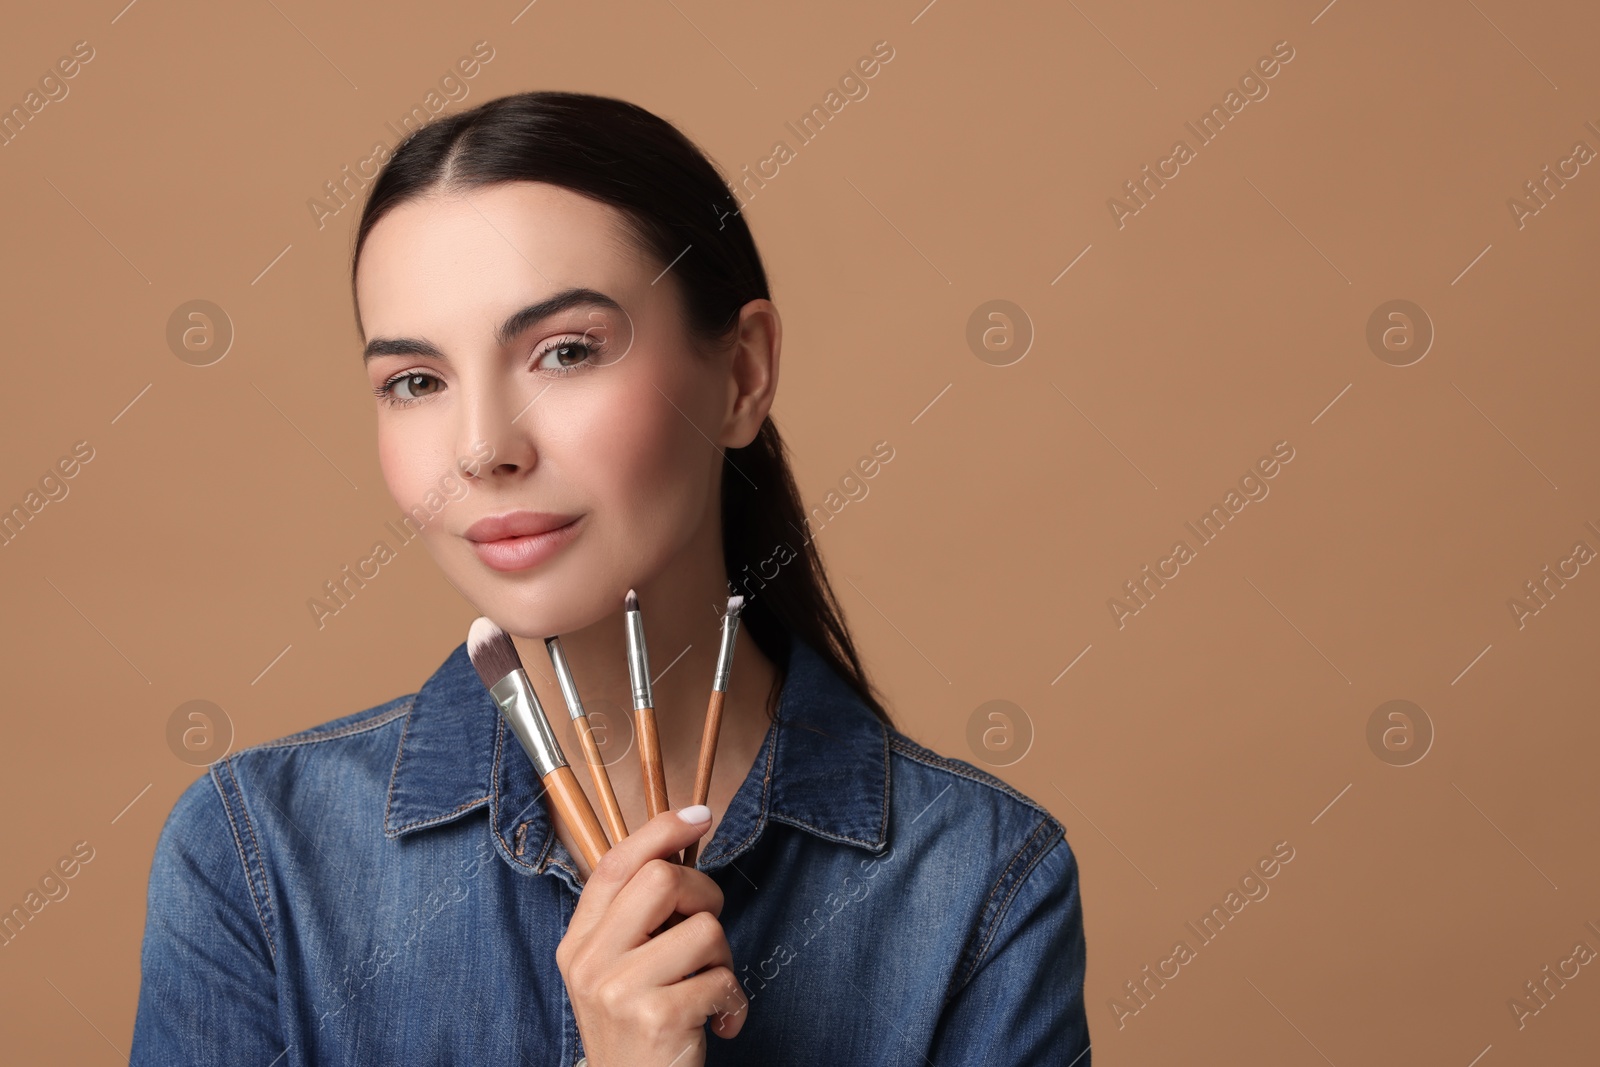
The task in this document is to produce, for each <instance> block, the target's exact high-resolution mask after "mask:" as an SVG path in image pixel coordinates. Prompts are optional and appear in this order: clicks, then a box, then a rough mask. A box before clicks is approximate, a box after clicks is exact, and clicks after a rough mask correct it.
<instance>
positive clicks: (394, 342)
mask: <svg viewBox="0 0 1600 1067" xmlns="http://www.w3.org/2000/svg"><path fill="white" fill-rule="evenodd" d="M574 307H600V308H608V309H610V310H612V311H621V310H622V305H621V304H619V303H617V301H615V300H614V299H612V298H611V297H609V296H607V295H606V294H604V293H602V292H600V291H599V290H596V289H587V288H583V287H581V286H579V287H573V288H568V289H563V290H561V291H560V292H559V293H556V294H554V295H553V296H549V297H546V298H545V299H543V300H540V301H539V302H538V303H535V304H529V305H528V306H527V307H525V308H523V309H522V310H520V311H517V312H514V313H512V314H511V315H510V316H509V317H508V318H507V319H506V321H504V322H502V323H501V324H500V326H499V327H498V328H497V329H496V330H495V332H494V337H495V341H496V342H498V343H499V344H500V345H501V346H502V347H504V346H505V345H509V344H510V343H511V342H512V341H513V340H515V339H516V337H517V335H518V334H520V333H522V331H523V330H526V329H528V328H529V327H530V326H533V325H534V324H536V323H538V322H539V321H540V320H542V319H547V318H549V317H550V316H551V315H555V314H558V313H560V312H563V311H566V310H568V309H570V308H574ZM379 356H428V357H431V358H433V359H439V360H444V361H445V362H447V363H448V362H449V359H448V357H446V356H445V354H444V353H443V352H442V351H440V350H439V347H438V346H437V345H435V344H434V343H433V342H431V341H425V340H421V339H419V338H414V337H374V338H373V339H372V340H370V341H368V342H367V347H366V348H365V350H363V352H362V355H361V360H362V362H363V363H366V362H370V361H371V360H373V359H376V358H377V357H379Z"/></svg>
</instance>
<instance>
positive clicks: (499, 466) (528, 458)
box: [457, 381, 548, 478]
mask: <svg viewBox="0 0 1600 1067" xmlns="http://www.w3.org/2000/svg"><path fill="white" fill-rule="evenodd" d="M462 388H463V389H464V391H466V393H467V397H466V400H465V402H464V403H463V405H462V409H463V412H464V416H463V418H462V423H461V427H460V431H461V437H460V439H459V440H458V441H457V449H458V451H460V450H461V449H466V450H467V451H460V454H461V455H471V454H475V453H473V452H472V451H471V450H472V449H473V448H477V449H478V453H476V454H481V453H482V452H483V451H485V450H486V448H487V450H491V451H489V455H490V456H491V457H492V458H491V459H490V460H489V461H488V462H487V463H486V464H484V466H483V467H482V468H480V470H479V471H478V476H479V477H481V478H487V477H489V476H490V475H498V476H505V475H511V474H517V473H519V472H521V473H526V472H527V471H529V470H531V469H533V466H534V464H535V462H537V459H538V453H537V450H536V449H535V447H534V443H533V428H534V423H533V409H534V408H535V405H536V403H537V401H538V397H539V395H541V394H542V392H543V389H544V388H548V386H543V387H541V389H539V390H537V391H536V392H535V393H533V394H530V395H526V396H525V395H521V394H519V393H518V392H517V391H516V390H514V389H511V388H509V387H508V384H507V383H505V382H502V381H490V382H478V383H476V385H475V386H463V387H462Z"/></svg>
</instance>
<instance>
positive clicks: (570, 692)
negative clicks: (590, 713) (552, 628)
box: [544, 637, 583, 719]
mask: <svg viewBox="0 0 1600 1067" xmlns="http://www.w3.org/2000/svg"><path fill="white" fill-rule="evenodd" d="M544 647H545V651H546V652H549V653H550V665H551V666H552V667H554V668H555V669H556V681H557V682H559V683H560V685H561V698H562V699H563V700H565V701H566V702H567V712H568V714H570V715H571V716H572V717H573V718H574V719H581V718H583V701H581V700H579V699H578V683H577V682H575V681H573V679H572V668H571V667H569V666H568V665H567V654H566V653H565V652H563V651H561V639H560V638H558V637H547V638H545V641H544Z"/></svg>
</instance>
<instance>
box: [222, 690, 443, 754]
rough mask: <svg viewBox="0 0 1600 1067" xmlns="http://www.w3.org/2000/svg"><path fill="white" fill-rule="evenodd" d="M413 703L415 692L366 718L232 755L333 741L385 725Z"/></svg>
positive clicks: (253, 747) (249, 748) (267, 742)
mask: <svg viewBox="0 0 1600 1067" xmlns="http://www.w3.org/2000/svg"><path fill="white" fill-rule="evenodd" d="M398 699H404V698H398ZM414 703H416V694H412V695H411V697H410V699H409V700H408V701H407V703H406V704H405V706H404V707H399V708H394V709H392V710H390V711H378V712H373V715H372V716H370V717H368V718H366V719H358V720H357V721H355V722H353V723H349V724H347V725H345V726H340V727H338V728H336V729H333V730H327V731H324V732H321V733H313V734H306V735H304V736H293V735H291V736H290V737H288V738H284V739H282V740H278V741H262V742H261V743H260V744H255V745H251V746H250V747H248V748H241V749H240V750H239V751H237V752H235V753H234V754H233V755H234V756H242V755H244V754H245V753H246V752H259V751H262V750H264V749H271V748H294V747H296V746H299V745H311V744H316V743H317V742H319V741H333V740H337V739H338V738H341V737H348V736H349V735H351V734H359V733H364V732H366V731H367V730H376V729H377V728H378V727H380V726H386V725H388V724H389V723H391V722H393V721H394V720H395V719H398V718H399V717H400V716H402V715H404V714H406V713H407V712H409V711H410V710H411V706H412V705H413V704H414Z"/></svg>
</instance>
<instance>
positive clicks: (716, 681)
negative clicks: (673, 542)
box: [683, 596, 744, 867]
mask: <svg viewBox="0 0 1600 1067" xmlns="http://www.w3.org/2000/svg"><path fill="white" fill-rule="evenodd" d="M743 608H744V597H742V596H731V597H729V598H728V611H727V614H725V615H723V616H722V647H721V648H720V649H719V650H718V652H717V672H716V674H714V675H713V676H712V678H711V703H710V704H708V705H707V706H706V725H705V730H704V731H703V732H702V733H701V735H700V763H699V765H698V766H696V767H695V772H694V800H693V801H692V803H695V804H704V803H705V802H706V797H708V796H709V795H710V794H711V767H712V765H713V764H714V763H716V760H717V737H718V735H719V734H720V733H721V732H722V703H723V701H724V700H726V699H727V696H728V675H729V674H730V673H731V672H732V670H733V642H734V639H735V638H736V637H738V636H739V612H740V611H741V610H743ZM699 854H700V840H699V839H698V838H696V839H695V840H694V841H691V842H690V843H689V847H688V848H686V849H684V850H683V864H684V866H686V867H693V866H694V861H695V857H696V856H698V855H699Z"/></svg>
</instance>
